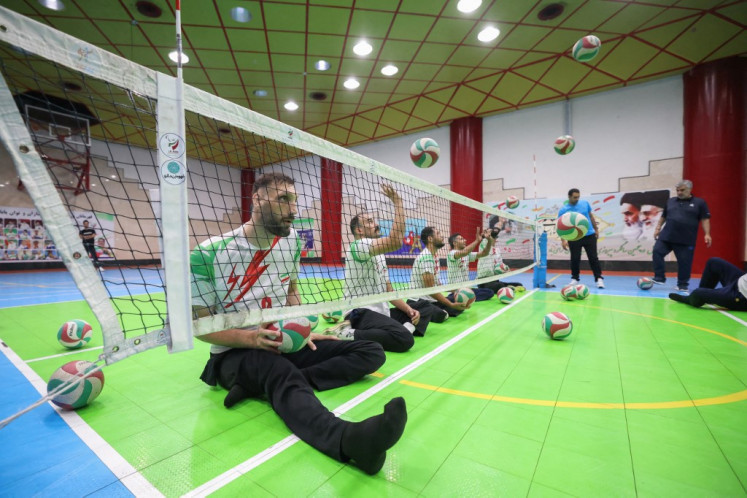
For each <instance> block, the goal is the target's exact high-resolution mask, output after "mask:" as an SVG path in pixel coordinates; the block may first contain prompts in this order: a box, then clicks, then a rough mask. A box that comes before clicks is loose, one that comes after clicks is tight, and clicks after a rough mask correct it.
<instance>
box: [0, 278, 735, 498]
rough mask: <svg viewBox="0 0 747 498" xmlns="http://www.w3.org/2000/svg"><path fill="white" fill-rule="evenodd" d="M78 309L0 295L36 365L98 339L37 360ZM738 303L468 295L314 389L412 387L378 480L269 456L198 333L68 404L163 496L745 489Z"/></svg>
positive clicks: (258, 418)
mask: <svg viewBox="0 0 747 498" xmlns="http://www.w3.org/2000/svg"><path fill="white" fill-rule="evenodd" d="M551 311H561V312H563V313H566V314H567V315H568V316H569V317H570V318H571V319H572V321H573V324H574V330H573V333H572V334H571V336H570V337H568V338H567V339H566V340H564V341H551V340H549V339H548V338H547V337H546V336H545V335H544V333H543V332H542V330H541V327H540V323H541V318H542V316H543V315H544V314H546V313H548V312H551ZM71 317H77V318H84V319H88V320H90V321H91V322H92V323H95V320H94V319H93V317H92V316H91V313H90V310H89V308H88V306H87V305H86V304H85V303H84V302H71V303H63V304H46V305H37V306H27V307H17V308H12V310H11V309H6V310H5V311H4V320H5V321H4V324H3V331H4V332H3V333H4V336H3V340H4V341H5V342H6V343H7V344H8V346H10V347H11V348H12V349H13V350H14V351H15V352H16V353H17V354H18V355H19V356H20V357H21V358H22V359H23V360H25V361H26V362H28V365H29V366H30V367H31V368H33V370H34V371H35V372H37V373H38V374H39V375H40V376H41V377H42V378H43V379H47V378H48V377H49V376H50V374H51V373H52V372H53V371H54V370H55V369H56V368H58V367H59V366H60V365H61V364H62V363H64V362H66V361H70V360H73V359H88V360H94V359H95V358H96V357H97V355H98V354H99V352H100V350H98V349H94V348H95V347H96V346H101V342H100V341H101V338H100V336H98V335H97V337H96V338H95V339H94V340H93V341H92V343H91V344H90V345H89V346H88V349H87V350H85V351H81V352H79V353H76V354H74V355H72V356H65V357H54V358H50V359H41V360H38V361H34V360H37V359H39V358H44V357H47V356H52V355H57V354H59V353H60V352H61V351H60V347H59V346H58V345H57V343H56V341H55V340H50V334H52V336H53V334H54V331H50V330H49V326H48V324H49V323H62V322H64V321H65V320H68V319H70V318H71ZM737 317H738V319H736V320H735V319H734V318H732V317H730V316H728V315H725V314H722V313H720V312H718V311H715V310H709V309H701V310H696V309H693V308H690V307H687V306H684V305H680V304H678V303H674V302H672V301H669V300H667V299H654V298H646V297H637V296H609V295H599V294H593V295H592V296H590V297H589V298H588V299H586V300H585V301H575V302H565V301H563V300H561V298H560V297H559V295H558V293H557V292H542V291H535V292H527V293H525V294H519V297H518V298H517V300H516V301H515V302H514V303H513V304H511V305H510V306H504V305H501V304H499V303H497V301H495V300H491V301H488V302H483V303H476V304H475V306H473V308H472V309H471V310H469V311H468V312H467V313H465V314H464V315H462V316H461V317H457V318H454V319H450V320H449V321H447V322H446V323H444V324H443V325H432V326H431V327H430V328H429V330H428V333H427V335H426V336H425V337H422V338H416V341H415V347H414V348H413V349H412V350H411V351H410V352H408V353H403V354H395V353H389V354H388V356H387V362H386V364H385V365H384V366H383V367H382V368H381V370H380V371H379V372H377V373H376V374H375V375H372V376H369V377H368V378H366V379H364V380H363V381H361V382H358V383H356V384H354V385H352V386H349V387H346V388H342V389H337V390H333V391H329V392H324V393H320V394H319V397H320V398H321V399H322V400H323V402H324V403H325V405H326V406H328V407H329V408H331V409H335V408H338V407H340V406H343V410H344V409H345V408H346V406H348V405H345V403H348V402H349V401H350V400H353V399H354V398H356V396H359V395H361V397H360V398H359V399H358V400H357V401H356V404H355V405H354V406H352V407H351V408H350V409H348V410H347V411H345V413H343V414H342V417H344V418H346V419H349V420H360V419H362V418H364V417H367V416H370V415H374V414H377V413H379V412H380V411H381V409H382V407H383V405H384V404H385V403H386V402H387V401H388V400H389V399H390V398H392V397H394V396H403V397H404V398H405V399H406V401H407V407H408V416H409V421H408V425H407V428H406V430H405V433H404V435H403V437H402V439H401V440H400V442H399V443H398V444H397V445H396V446H395V447H394V448H393V449H392V450H391V451H390V452H389V454H388V458H387V461H386V464H385V466H384V469H383V470H382V471H381V472H380V473H379V474H378V475H376V476H373V477H370V476H367V475H365V474H363V473H362V472H360V471H359V470H357V469H356V468H355V467H352V466H346V465H343V464H341V463H339V462H336V461H334V460H331V459H329V458H327V457H325V456H323V455H322V454H320V453H318V452H317V451H316V450H314V449H312V448H310V447H309V446H307V445H306V444H305V443H303V442H296V443H295V444H289V445H288V447H287V448H285V449H282V448H281V449H280V450H278V451H277V452H275V453H274V454H273V455H272V456H269V457H267V454H268V452H267V450H268V448H271V447H272V446H273V445H276V444H277V443H279V442H283V441H286V442H287V441H288V439H287V438H288V437H289V436H291V433H290V432H289V430H288V429H287V428H286V427H285V426H284V424H283V423H282V422H281V421H280V419H279V418H278V417H277V416H276V415H275V414H274V412H273V411H272V410H271V409H270V407H269V405H268V404H267V403H266V402H264V401H261V400H249V401H245V402H243V403H240V404H239V405H238V406H236V407H235V408H233V409H231V410H227V409H225V408H224V407H223V404H222V402H223V397H224V394H225V392H223V391H221V390H214V389H210V388H208V387H207V386H205V385H204V384H202V382H201V381H200V380H199V378H198V377H199V374H200V372H201V370H202V366H203V364H204V362H205V359H206V357H207V355H208V348H207V346H206V345H205V344H204V343H201V342H199V341H196V347H195V349H194V350H193V351H189V352H186V353H180V354H177V355H169V354H168V353H167V352H166V351H165V350H163V349H159V350H152V351H149V352H146V353H143V354H139V355H136V356H134V357H131V358H129V359H127V360H125V361H122V362H119V363H117V364H115V365H112V366H110V367H106V368H105V370H104V372H105V375H106V385H105V387H104V391H103V392H102V394H101V396H100V397H99V398H98V399H97V400H96V401H95V402H94V403H93V404H92V405H91V406H89V407H86V408H85V409H82V410H79V411H78V413H79V414H80V416H81V417H82V418H83V419H84V420H85V422H87V423H88V424H89V425H90V426H91V427H92V428H93V429H94V430H95V431H96V432H97V433H98V434H100V435H101V436H102V437H103V438H104V439H105V440H106V442H108V443H109V444H110V445H111V446H112V447H113V448H114V449H115V450H116V451H117V452H118V453H119V454H120V455H122V456H123V457H124V458H125V459H126V460H127V461H128V462H129V463H130V464H131V465H132V466H134V467H135V469H137V470H138V471H139V472H140V473H141V474H142V475H143V476H144V477H145V478H146V479H147V480H148V481H150V482H151V483H152V484H153V485H154V486H155V487H156V488H157V489H158V490H159V491H160V492H162V493H163V494H164V495H166V496H181V495H184V494H187V493H190V492H193V491H195V493H196V494H205V493H207V492H208V491H213V492H214V496H279V497H288V496H356V497H366V496H371V497H380V496H434V497H437V496H449V497H451V496H469V497H473V496H491V497H492V496H532V497H534V496H651V497H662V496H744V495H745V494H746V491H745V490H746V489H747V430H745V424H746V423H747V401H746V400H747V327H745V326H744V319H745V316H744V314H741V315H737ZM739 318H741V320H742V322H741V323H740V321H739ZM449 341H452V342H449ZM439 348H440V349H439ZM417 362H421V363H420V364H418V363H417ZM382 383H388V385H386V386H385V387H383V388H382V389H381V390H379V391H376V388H377V387H380V386H381V385H382ZM373 391H376V392H373ZM358 401H359V402H358ZM291 443H292V442H291ZM260 454H261V455H265V457H263V458H264V459H265V460H266V461H264V462H263V463H260V464H258V465H256V466H255V465H254V464H253V463H252V462H251V461H250V459H252V458H253V457H255V456H256V455H260ZM247 461H250V462H249V463H245V462H247ZM237 466H238V468H237ZM225 473H228V475H226V474H225ZM221 476H223V477H221ZM206 483H207V484H208V485H209V486H210V487H209V488H201V486H204V485H206Z"/></svg>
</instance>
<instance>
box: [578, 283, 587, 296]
mask: <svg viewBox="0 0 747 498" xmlns="http://www.w3.org/2000/svg"><path fill="white" fill-rule="evenodd" d="M587 297H589V288H588V287H586V286H585V285H584V284H578V285H576V299H586V298H587Z"/></svg>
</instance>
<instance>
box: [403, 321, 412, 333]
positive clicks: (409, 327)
mask: <svg viewBox="0 0 747 498" xmlns="http://www.w3.org/2000/svg"><path fill="white" fill-rule="evenodd" d="M402 326H403V327H405V328H406V329H407V330H409V331H410V333H411V334H414V333H415V325H413V324H412V323H410V322H405V323H403V324H402Z"/></svg>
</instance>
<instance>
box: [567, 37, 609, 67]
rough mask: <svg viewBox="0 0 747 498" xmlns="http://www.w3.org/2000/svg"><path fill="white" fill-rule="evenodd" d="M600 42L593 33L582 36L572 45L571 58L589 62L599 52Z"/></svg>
mask: <svg viewBox="0 0 747 498" xmlns="http://www.w3.org/2000/svg"><path fill="white" fill-rule="evenodd" d="M601 48H602V42H601V41H600V40H599V38H597V37H596V36H594V35H589V36H584V37H583V38H581V39H580V40H579V41H577V42H576V43H575V44H574V45H573V52H572V53H573V58H574V59H576V60H577V61H579V62H589V61H590V60H592V59H593V58H594V57H596V56H597V54H598V53H599V49H601Z"/></svg>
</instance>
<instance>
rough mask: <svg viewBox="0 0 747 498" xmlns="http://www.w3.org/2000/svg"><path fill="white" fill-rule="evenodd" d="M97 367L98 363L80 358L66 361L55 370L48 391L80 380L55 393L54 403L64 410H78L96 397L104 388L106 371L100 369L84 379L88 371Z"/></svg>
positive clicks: (48, 384)
mask: <svg viewBox="0 0 747 498" xmlns="http://www.w3.org/2000/svg"><path fill="white" fill-rule="evenodd" d="M95 369H96V365H94V364H93V363H91V362H90V361H83V360H80V361H71V362H69V363H65V364H64V365H62V366H61V367H60V368H58V369H57V370H55V372H54V373H53V374H52V377H50V379H49V382H48V383H47V393H49V392H51V391H53V390H55V389H57V388H58V387H60V385H62V384H67V383H69V382H71V381H76V380H78V381H79V382H76V383H74V384H71V385H70V386H69V387H67V388H64V389H63V390H62V391H60V392H59V393H57V394H55V395H54V396H53V397H52V403H54V404H55V405H57V406H59V407H60V408H62V409H63V410H77V409H78V408H81V407H84V406H86V405H87V404H89V403H90V402H91V401H93V400H94V399H96V397H97V396H98V395H99V394H100V393H101V390H102V389H103V388H104V372H102V371H101V370H99V371H98V372H94V373H92V374H91V375H89V376H88V377H86V378H85V379H83V377H84V376H85V375H86V374H87V373H89V372H90V371H92V370H95ZM80 379H82V380H80Z"/></svg>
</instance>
